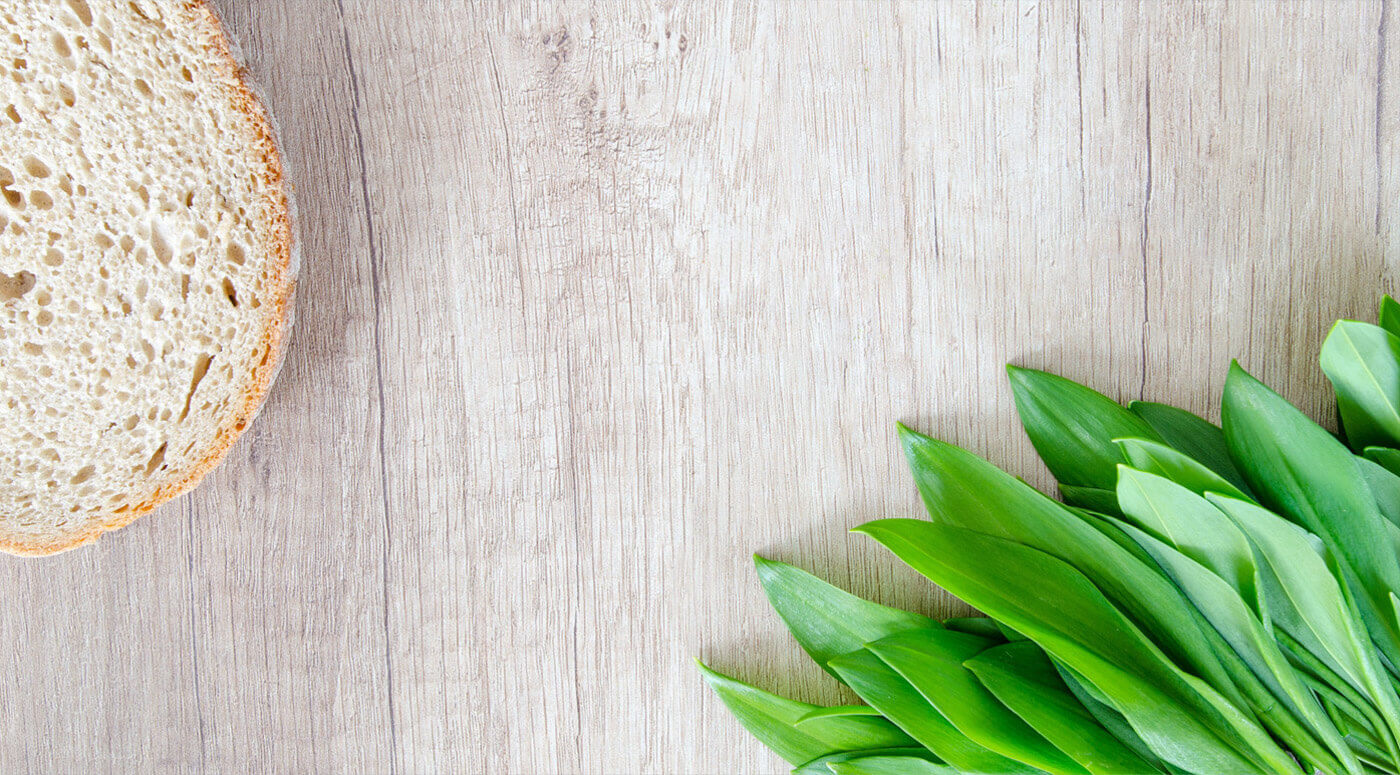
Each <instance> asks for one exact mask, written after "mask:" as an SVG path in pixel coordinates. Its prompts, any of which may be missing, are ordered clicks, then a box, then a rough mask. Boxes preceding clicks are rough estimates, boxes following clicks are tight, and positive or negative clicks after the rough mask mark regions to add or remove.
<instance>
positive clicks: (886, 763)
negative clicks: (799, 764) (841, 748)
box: [827, 756, 966, 775]
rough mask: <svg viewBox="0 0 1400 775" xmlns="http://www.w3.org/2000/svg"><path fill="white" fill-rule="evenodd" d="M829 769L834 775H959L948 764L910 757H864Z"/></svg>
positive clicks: (830, 765)
mask: <svg viewBox="0 0 1400 775" xmlns="http://www.w3.org/2000/svg"><path fill="white" fill-rule="evenodd" d="M827 767H828V768H830V769H831V772H832V775H958V770H956V769H953V768H952V767H949V766H948V765H946V764H935V763H934V762H931V761H928V760H926V759H920V758H917V757H910V756H862V757H860V758H857V759H847V760H846V761H843V762H832V763H831V764H828V765H827ZM964 772H966V771H965V770H964Z"/></svg>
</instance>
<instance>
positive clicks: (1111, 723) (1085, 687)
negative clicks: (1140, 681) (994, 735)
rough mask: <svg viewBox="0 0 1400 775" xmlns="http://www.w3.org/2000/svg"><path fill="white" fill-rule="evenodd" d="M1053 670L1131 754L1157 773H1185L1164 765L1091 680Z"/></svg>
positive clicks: (1065, 670) (1059, 667)
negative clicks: (1152, 767)
mask: <svg viewBox="0 0 1400 775" xmlns="http://www.w3.org/2000/svg"><path fill="white" fill-rule="evenodd" d="M1031 645H1035V644H1031ZM1042 653H1044V652H1042ZM1054 667H1055V672H1057V673H1059V674H1060V679H1061V680H1063V681H1064V682H1065V686H1066V687H1067V688H1068V689H1069V691H1070V694H1073V695H1074V698H1075V699H1076V700H1079V704H1080V705H1083V706H1084V709H1085V710H1087V711H1089V715H1091V716H1093V717H1094V719H1095V720H1096V721H1098V722H1099V724H1100V726H1102V727H1103V728H1104V729H1105V730H1107V731H1108V733H1109V734H1111V735H1113V737H1114V738H1116V739H1117V740H1118V741H1119V742H1121V743H1122V744H1123V745H1124V746H1126V747H1127V748H1129V749H1130V750H1132V752H1133V753H1135V754H1137V755H1138V756H1139V757H1140V758H1142V759H1144V760H1145V761H1149V762H1151V763H1152V765H1153V766H1154V767H1156V768H1157V769H1159V770H1163V771H1165V772H1170V773H1173V775H1176V773H1180V772H1182V770H1181V768H1179V767H1174V766H1172V765H1171V764H1168V763H1167V762H1164V761H1162V760H1161V759H1160V758H1159V757H1158V756H1157V754H1155V753H1153V752H1152V748H1151V747H1150V746H1148V745H1147V743H1146V742H1145V741H1143V739H1142V738H1141V737H1139V736H1138V734H1137V732H1136V731H1135V730H1134V729H1133V727H1132V725H1131V724H1129V723H1128V720H1127V719H1126V718H1124V717H1123V714H1121V713H1119V712H1118V711H1117V709H1115V708H1114V707H1113V706H1111V705H1109V704H1108V703H1109V700H1108V698H1107V697H1105V696H1103V693H1102V692H1100V691H1099V690H1098V689H1097V688H1095V687H1094V685H1093V684H1091V683H1089V681H1088V679H1086V678H1085V677H1084V676H1082V675H1079V674H1078V673H1076V672H1074V670H1072V669H1070V668H1069V666H1067V665H1064V664H1055V665H1054Z"/></svg>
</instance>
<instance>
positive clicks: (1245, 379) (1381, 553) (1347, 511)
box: [1223, 364, 1400, 665]
mask: <svg viewBox="0 0 1400 775" xmlns="http://www.w3.org/2000/svg"><path fill="white" fill-rule="evenodd" d="M1223 403H1224V408H1223V414H1224V421H1225V438H1226V442H1227V443H1228V444H1229V446H1230V453H1231V455H1232V456H1233V457H1234V458H1235V462H1236V463H1237V464H1238V465H1239V467H1240V470H1241V471H1242V472H1243V473H1244V475H1245V478H1246V479H1248V480H1249V484H1250V487H1251V489H1252V490H1253V491H1254V493H1255V494H1256V495H1258V496H1259V498H1260V501H1261V502H1262V503H1263V504H1264V505H1266V506H1269V507H1270V508H1272V509H1273V510H1274V511H1277V512H1278V513H1280V514H1282V515H1285V516H1287V517H1288V518H1290V519H1292V520H1293V521H1295V522H1297V523H1298V524H1300V525H1302V526H1303V527H1305V528H1307V529H1308V530H1310V531H1312V532H1313V533H1314V534H1316V535H1317V536H1318V537H1319V538H1321V539H1322V541H1323V543H1324V544H1325V545H1326V546H1327V548H1328V550H1329V551H1330V552H1331V553H1332V555H1333V556H1334V557H1335V559H1336V561H1337V562H1338V563H1339V565H1340V566H1341V569H1342V576H1341V578H1342V579H1343V581H1344V583H1345V584H1346V585H1347V587H1348V588H1349V589H1350V591H1351V592H1352V593H1353V595H1354V596H1355V599H1356V603H1357V606H1358V608H1359V609H1360V611H1361V615H1362V620H1363V621H1364V622H1365V624H1366V628H1367V630H1368V631H1369V632H1370V635H1371V638H1372V639H1373V640H1374V641H1375V642H1376V645H1377V646H1378V647H1379V648H1380V649H1381V651H1382V652H1383V653H1384V654H1385V655H1386V658H1387V659H1389V660H1390V661H1391V663H1392V664H1398V665H1400V621H1397V618H1396V612H1395V610H1394V609H1393V608H1392V607H1391V605H1390V599H1389V598H1390V590H1392V589H1400V564H1397V561H1396V557H1395V554H1394V553H1393V552H1392V551H1391V548H1390V545H1389V543H1388V542H1386V541H1384V540H1379V541H1378V540H1376V539H1377V536H1384V535H1385V521H1386V520H1385V518H1384V517H1382V516H1381V514H1380V510H1379V509H1378V508H1377V506H1376V501H1375V498H1374V497H1373V496H1372V495H1371V492H1370V489H1369V488H1368V487H1367V486H1366V482H1365V480H1364V479H1363V478H1362V476H1361V472H1360V471H1359V470H1358V468H1357V466H1356V464H1355V462H1354V460H1353V455H1352V454H1351V452H1350V451H1348V450H1347V448H1346V447H1345V446H1343V445H1342V443H1341V442H1339V441H1337V439H1336V438H1335V437H1333V436H1332V434H1330V433H1328V432H1327V431H1325V430H1323V429H1322V428H1321V427H1319V426H1318V425H1317V424H1316V423H1314V422H1313V421H1312V420H1309V419H1308V418H1307V417H1306V416H1305V415H1304V414H1303V413H1302V412H1300V411H1298V410H1297V409H1296V408H1294V407H1293V405H1292V404H1289V403H1288V402H1287V401H1285V400H1284V399H1283V398H1282V397H1281V396H1279V395H1278V394H1277V393H1275V392H1274V391H1272V390H1270V389H1269V388H1268V387H1266V386H1265V385H1264V384H1263V383H1262V382H1260V381H1259V380H1257V379H1255V378H1254V377H1251V376H1250V375H1249V374H1248V373H1246V372H1245V371H1244V369H1241V368H1240V367H1239V365H1238V364H1234V365H1232V366H1231V368H1230V375H1229V377H1228V378H1227V379H1226V381H1225V396H1224V402H1223Z"/></svg>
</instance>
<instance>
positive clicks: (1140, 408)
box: [1124, 401, 1249, 492]
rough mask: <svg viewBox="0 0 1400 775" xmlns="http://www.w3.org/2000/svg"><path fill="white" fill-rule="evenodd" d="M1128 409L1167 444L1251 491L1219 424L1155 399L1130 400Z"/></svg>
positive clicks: (1226, 479)
mask: <svg viewBox="0 0 1400 775" xmlns="http://www.w3.org/2000/svg"><path fill="white" fill-rule="evenodd" d="M1128 411H1130V412H1132V413H1133V414H1135V415H1137V416H1138V417H1141V418H1142V419H1143V420H1144V421H1145V422H1146V423H1147V424H1148V425H1150V426H1152V429H1153V430H1155V431H1156V432H1157V434H1158V435H1159V436H1160V437H1161V439H1162V441H1163V442H1164V443H1165V444H1166V445H1167V446H1169V447H1171V448H1172V449H1175V450H1176V451H1178V452H1180V453H1182V454H1183V455H1186V456H1187V457H1189V458H1191V459H1192V460H1196V461H1198V462H1200V464H1201V465H1203V466H1205V467H1206V468H1209V469H1210V470H1212V471H1214V472H1215V473H1216V474H1218V475H1219V476H1220V477H1221V478H1223V479H1224V480H1225V481H1227V482H1229V483H1231V484H1233V485H1235V486H1236V487H1238V488H1240V489H1241V490H1244V491H1246V492H1248V489H1249V488H1248V485H1246V484H1245V480H1244V477H1243V476H1242V475H1241V474H1240V472H1239V469H1237V468H1236V467H1235V463H1234V461H1233V460H1231V459H1230V452H1229V450H1228V449H1227V448H1226V446H1225V434H1224V433H1223V432H1222V431H1221V430H1220V426H1218V425H1216V424H1214V423H1212V422H1210V421H1209V420H1206V419H1205V418H1202V417H1198V416H1196V415H1194V414H1192V413H1190V412H1188V411H1186V410H1185V409H1178V408H1177V407H1175V406H1170V405H1168V404H1159V403H1156V402H1153V401H1134V402H1132V403H1130V404H1128ZM1124 438H1127V437H1124ZM1148 440H1149V441H1151V439H1148Z"/></svg>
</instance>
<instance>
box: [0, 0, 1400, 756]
mask: <svg viewBox="0 0 1400 775" xmlns="http://www.w3.org/2000/svg"><path fill="white" fill-rule="evenodd" d="M216 5H217V6H218V7H219V9H220V10H221V11H222V13H223V15H224V17H225V20H226V23H227V25H228V26H229V28H230V31H231V32H232V34H233V35H234V36H235V37H236V38H237V39H238V40H239V41H240V42H241V43H242V45H243V47H244V49H245V52H246V54H247V56H248V60H249V65H250V68H251V70H252V72H253V73H254V75H255V77H256V78H257V79H258V80H259V81H261V83H262V84H263V86H264V88H265V91H266V95H267V97H268V100H269V102H270V104H271V107H272V108H273V110H274V112H275V113H276V115H277V116H278V117H279V119H280V122H281V127H282V138H283V142H284V145H285V154H286V159H287V162H288V165H289V167H290V169H291V171H292V173H293V175H294V176H295V178H296V181H297V183H298V190H299V196H300V206H301V224H300V231H301V235H302V238H303V240H304V245H305V266H304V270H303V275H302V283H301V295H300V302H299V307H298V312H299V320H298V325H297V329H296V334H295V336H296V339H295V343H294V345H293V348H292V350H291V352H290V355H289V357H288V360H287V363H286V367H285V370H284V372H283V374H282V378H281V380H280V381H279V382H278V383H277V385H276V387H275V388H274V390H273V393H272V396H271V399H270V400H269V402H268V404H267V408H266V410H265V411H264V413H263V415H262V416H261V418H260V419H259V420H258V421H257V423H256V424H255V425H254V426H253V429H252V431H250V433H249V434H248V435H247V436H246V437H245V438H244V439H243V440H242V441H241V442H240V443H239V444H238V446H237V448H236V449H235V450H234V452H233V454H232V455H230V457H229V458H228V460H227V462H226V463H225V464H224V465H223V466H222V467H221V468H220V469H219V470H218V471H217V472H216V473H215V474H213V475H212V476H211V477H210V478H209V479H208V480H207V481H206V482H205V484H204V485H203V486H202V487H201V488H200V489H199V490H198V491H196V492H195V493H193V494H192V495H190V496H188V497H185V498H183V499H181V500H179V501H177V502H174V503H172V504H170V505H168V506H166V507H164V508H163V509H161V510H160V511H159V512H158V513H157V514H156V515H154V516H151V517H148V518H146V519H143V520H141V521H140V522H138V523H137V524H136V525H134V526H133V527H130V528H128V529H126V530H123V531H121V532H119V533H116V534H113V535H110V536H108V537H107V538H105V539H103V540H102V541H101V542H100V543H98V544H96V545H95V546H91V547H88V548H84V549H81V550H79V551H75V552H72V553H69V554H65V555H61V556H59V557H56V558H51V559H46V560H19V559H5V560H4V561H3V562H0V590H3V593H0V653H3V654H4V655H5V658H6V665H7V667H6V668H5V669H4V671H3V674H0V719H3V728H0V732H3V734H0V771H3V772H25V771H29V772H41V771H48V772H63V773H73V772H113V773H130V772H156V771H159V772H195V773H199V772H210V773H220V772H221V773H245V772H257V773H394V774H395V775H398V774H401V773H402V774H407V773H498V772H499V773H506V772H511V773H643V772H645V773H685V772H693V773H738V772H742V773H750V772H779V771H783V770H784V769H785V767H783V766H781V763H780V762H779V761H778V760H777V759H776V758H775V757H773V756H771V755H769V754H768V753H766V752H765V751H764V750H763V749H762V748H761V747H760V746H759V745H758V744H757V743H755V742H754V741H753V740H752V739H750V738H749V737H748V736H747V735H746V734H745V733H744V732H743V731H742V730H741V729H740V727H739V726H738V725H737V724H736V723H735V722H734V721H733V720H732V719H730V718H729V716H728V714H727V713H726V711H725V710H724V709H723V707H722V706H721V705H720V704H719V703H718V702H717V701H716V700H715V698H714V697H712V696H711V695H710V694H709V693H708V692H707V690H706V689H705V688H704V687H703V685H702V683H701V682H700V680H699V678H698V676H697V674H696V671H695V669H694V667H693V665H692V662H691V658H692V657H695V656H699V657H702V658H704V659H706V660H707V661H709V662H711V663H712V664H713V665H715V666H716V667H717V668H719V669H721V670H725V671H729V672H732V673H734V674H736V675H738V676H740V677H743V678H746V679H749V680H752V681H754V682H756V683H759V684H761V685H763V686H766V687H769V688H773V689H776V690H780V691H784V692H790V693H792V694H793V695H795V696H798V697H801V698H803V699H807V700H812V701H821V702H827V701H834V700H837V699H839V698H840V697H841V695H840V693H839V692H838V691H837V689H836V687H835V686H834V684H833V682H831V681H830V680H828V679H826V678H824V676H823V675H822V674H821V673H820V671H818V670H817V669H816V668H815V667H813V666H812V665H811V664H809V663H808V662H806V660H805V657H803V656H802V655H801V653H800V652H799V650H798V649H797V647H796V646H795V645H794V644H793V643H792V641H791V640H790V639H789V638H788V637H787V636H786V634H785V633H784V631H783V629H782V625H781V623H780V622H779V621H778V619H777V618H776V616H774V615H772V614H771V613H770V612H769V611H768V610H767V606H766V604H765V602H764V600H763V596H762V592H761V590H760V589H759V588H758V585H757V583H756V582H755V580H754V578H753V574H752V571H751V568H750V562H749V554H750V553H751V552H753V551H755V550H758V551H762V552H766V553H769V554H771V555H772V556H776V557H779V558H784V559H790V560H793V561H796V562H798V563H799V564H801V565H802V566H804V567H807V568H810V569H813V570H815V571H818V572H819V573H822V574H823V575H825V576H826V577H827V578H829V579H831V580H832V581H834V582H835V583H837V584H840V585H843V586H845V587H847V588H849V589H852V590H853V591H856V592H858V593H862V594H867V595H870V596H873V597H875V598H876V599H879V600H882V601H885V602H890V603H894V604H900V605H905V606H911V607H915V608H918V609H921V610H924V611H927V612H931V613H935V614H947V613H949V612H952V611H955V610H959V609H958V606H957V604H956V603H955V602H954V601H951V600H949V599H948V598H946V597H944V596H941V595H940V594H939V593H938V592H937V591H935V590H933V589H931V588H930V587H928V586H927V585H925V584H921V583H919V581H918V580H917V579H916V577H915V576H914V575H913V574H912V573H911V572H908V571H906V570H904V569H902V568H899V567H896V563H895V562H894V561H893V560H891V559H889V558H888V557H886V556H884V555H883V554H882V553H881V552H880V551H878V550H877V549H875V548H874V547H872V546H871V545H869V544H868V542H863V541H862V540H861V539H859V538H858V537H854V536H848V535H847V534H846V532H845V531H846V529H847V528H849V527H851V526H854V525H856V524H858V523H860V522H862V521H864V520H867V519H870V518H875V517H883V516H898V515H906V514H910V513H912V512H913V509H914V507H915V498H914V496H913V493H912V489H911V485H910V483H909V481H908V479H907V477H906V475H905V473H904V471H903V466H902V462H901V460H900V458H899V454H898V450H897V448H896V444H895V442H894V438H893V433H892V430H893V423H894V422H895V421H896V420H904V421H907V422H910V423H912V424H914V425H916V426H917V427H920V428H922V429H924V430H926V431H928V432H931V433H933V434H935V435H938V436H941V437H943V438H947V439H950V440H953V441H956V442H958V443H960V444H963V445H965V446H968V447H970V448H972V449H973V450H976V451H978V452H980V453H982V454H985V455H986V456H988V457H989V458H990V459H991V460H993V461H994V462H996V463H998V464H1001V465H1003V466H1005V467H1007V468H1008V469H1009V470H1011V471H1013V472H1016V473H1018V474H1021V475H1023V476H1026V477H1027V478H1029V479H1030V480H1032V481H1033V482H1036V483H1037V484H1042V485H1044V484H1047V483H1048V477H1047V475H1046V474H1045V472H1044V470H1043V469H1042V468H1041V467H1040V466H1039V465H1038V464H1037V463H1036V462H1035V460H1034V457H1033V456H1032V454H1031V452H1030V448H1029V445H1028V443H1027V442H1026V441H1025V439H1024V438H1023V437H1022V435H1021V433H1020V430H1019V428H1018V427H1017V425H1016V423H1015V419H1014V416H1013V412H1012V408H1011V401H1010V396H1009V393H1008V391H1007V389H1006V386H1005V384H1004V379H1003V374H1002V370H1001V369H1002V364H1003V363H1005V362H1006V361H1015V362H1017V363H1021V364H1026V365H1032V366H1039V367H1046V368H1051V369H1054V370H1058V371H1060V372H1063V373H1065V374H1067V375H1069V376H1071V377H1074V378H1077V379H1080V380H1083V381H1086V382H1088V383H1090V384H1092V385H1094V386H1097V387H1099V388H1100V389H1103V390H1104V391H1106V392H1108V393H1110V394H1112V395H1114V396H1116V397H1120V398H1123V399H1128V398H1137V397H1139V396H1144V397H1148V398H1153V399H1166V400H1171V401H1175V402H1178V403H1180V404H1182V405H1184V406H1186V407H1188V408H1191V409H1194V410H1199V411H1207V412H1211V413H1213V412H1214V409H1213V406H1214V403H1215V401H1216V399H1217V397H1218V389H1219V387H1220V384H1221V381H1222V378H1223V375H1224V372H1225V368H1226V366H1227V364H1228V362H1229V358H1230V357H1232V356H1237V357H1239V358H1240V359H1241V361H1242V362H1243V363H1244V364H1245V365H1246V366H1247V367H1248V368H1250V369H1252V370H1254V371H1255V372H1256V373H1257V374H1259V375H1261V376H1262V377H1263V378H1264V379H1266V380H1267V381H1269V382H1270V383H1272V384H1273V385H1275V386H1276V387H1278V388H1279V389H1280V390H1282V391H1283V392H1284V393H1285V394H1286V395H1287V396H1289V397H1291V398H1293V399H1295V400H1296V401H1298V402H1299V403H1300V404H1301V405H1302V406H1303V407H1304V408H1305V409H1307V410H1308V411H1309V412H1311V413H1312V414H1313V415H1314V416H1317V417H1326V416H1330V412H1331V409H1330V402H1328V401H1327V400H1325V399H1324V391H1323V379H1322V375H1321V373H1320V371H1319V370H1318V368H1317V366H1316V361H1315V355H1316V350H1317V347H1318V345H1319V343H1320V340H1321V337H1322V335H1323V334H1324V333H1325V330H1326V326H1327V324H1328V323H1329V322H1330V321H1331V320H1332V319H1333V318H1334V317H1337V316H1353V317H1362V318H1369V316H1371V315H1372V314H1373V310H1374V306H1375V302H1376V301H1377V298H1378V296H1379V293H1380V292H1381V291H1382V290H1383V289H1391V290H1394V288H1395V285H1394V280H1395V279H1396V277H1395V274H1396V259H1397V257H1400V244H1397V242H1398V241H1400V209H1398V208H1397V207H1396V204H1395V203H1396V201H1397V197H1400V18H1396V17H1397V14H1400V10H1397V5H1396V4H1393V3H1392V4H1390V5H1386V4H1385V3H1383V2H1342V1H1341V0H1336V1H1335V2H1334V1H1327V2H1316V3H1307V2H1290V3H1282V4H1272V3H1265V2H1257V3H1255V2H1234V3H1229V4H1222V3H1189V4H1188V3H1171V4H1165V3H1164V4H1161V5H1157V4H1152V3H1148V4H1133V3H1127V2H1107V3H1099V2H1092V1H1090V0H1085V1H1084V2H1082V3H1076V2H1042V3H1039V4H1035V3H1001V2H997V3H993V2H986V3H970V2H956V3H954V2H934V1H932V0H929V1H927V2H909V3H903V4H897V3H890V2H874V1H873V0H872V1H871V2H818V1H817V0H765V1H763V2H740V3H729V2H709V1H704V2H671V1H669V0H656V2H641V1H635V2H634V1H628V2H602V1H601V0H600V1H598V2H579V3H561V4H553V3H533V2H530V3H526V2H513V1H512V2H491V3H488V2H480V3H468V2H455V1H453V2H450V1H449V0H405V1H404V2H390V1H389V0H381V1H380V2H370V0H339V2H335V1H331V2H313V0H219V1H218V2H217V3H216Z"/></svg>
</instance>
